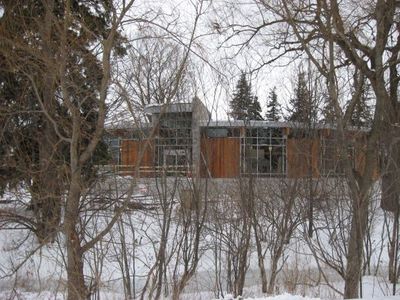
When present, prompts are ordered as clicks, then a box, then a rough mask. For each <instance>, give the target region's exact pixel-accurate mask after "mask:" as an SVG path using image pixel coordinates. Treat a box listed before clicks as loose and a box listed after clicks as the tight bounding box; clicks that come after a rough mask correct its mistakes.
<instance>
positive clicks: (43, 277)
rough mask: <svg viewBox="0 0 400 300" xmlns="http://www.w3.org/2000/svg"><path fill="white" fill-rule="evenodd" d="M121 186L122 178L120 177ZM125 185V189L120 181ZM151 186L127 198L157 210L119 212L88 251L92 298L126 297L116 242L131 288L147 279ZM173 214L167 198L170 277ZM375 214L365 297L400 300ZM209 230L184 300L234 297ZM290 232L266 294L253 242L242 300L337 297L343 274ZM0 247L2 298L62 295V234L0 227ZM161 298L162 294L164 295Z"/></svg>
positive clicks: (152, 225) (155, 231)
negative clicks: (271, 292) (40, 240)
mask: <svg viewBox="0 0 400 300" xmlns="http://www.w3.org/2000/svg"><path fill="white" fill-rule="evenodd" d="M125 180H126V179H125ZM124 184H128V183H127V182H125V183H124ZM124 188H125V189H126V187H124ZM124 188H121V187H120V190H124ZM152 190H154V186H148V185H146V184H144V183H139V184H137V187H136V188H135V191H134V194H133V198H134V200H135V201H143V202H144V203H145V204H146V205H149V207H152V206H154V207H155V208H156V209H151V210H149V211H146V210H145V211H130V212H127V213H126V214H124V216H123V218H122V219H121V222H119V223H117V224H116V225H115V226H114V228H113V230H112V231H111V233H110V234H109V235H107V236H106V238H104V239H103V240H102V241H101V242H100V243H98V244H97V245H96V247H95V248H94V249H93V250H92V251H90V253H88V255H87V256H86V261H85V273H86V275H87V276H88V277H87V278H88V280H87V282H88V283H94V279H95V278H98V282H97V283H98V285H99V286H100V291H99V294H98V295H97V296H98V297H97V298H96V297H95V299H111V300H112V299H124V298H125V294H124V288H123V283H122V281H123V280H122V278H123V275H124V274H123V272H122V271H121V264H122V260H121V258H122V257H121V255H122V254H121V250H122V248H121V247H122V245H124V250H125V251H126V252H127V259H128V262H127V263H128V268H129V269H130V271H131V275H130V276H131V280H132V285H134V290H135V294H136V296H138V295H139V294H140V289H141V288H142V287H143V286H144V284H145V281H146V278H147V275H148V272H149V269H150V268H151V267H152V266H153V264H154V262H155V258H156V255H157V253H156V251H157V247H158V245H159V243H160V232H161V227H160V226H161V225H162V220H163V218H162V217H163V215H162V213H161V212H160V208H159V206H156V205H152V201H154V199H153V197H152ZM218 195H219V196H218V197H225V196H226V195H225V194H223V193H218ZM6 196H7V195H6ZM10 197H11V196H10ZM171 199H172V198H171ZM171 199H170V200H171ZM219 199H222V198H219ZM224 209H226V207H224ZM112 213H113V211H112V210H109V211H104V212H102V213H101V214H99V215H95V216H93V215H85V216H83V217H82V221H85V220H86V221H87V223H86V231H87V234H88V235H89V236H90V235H93V234H95V233H96V232H97V231H99V230H100V229H101V228H102V226H104V225H105V224H107V222H108V220H110V218H111V216H112ZM228 213H229V212H228V211H227V212H226V215H224V216H222V215H220V216H219V217H220V218H222V217H223V218H225V217H228ZM179 214H180V209H179V207H177V205H176V204H173V206H172V208H171V220H172V222H171V227H170V234H169V236H168V243H167V246H168V249H169V250H168V252H167V254H168V255H170V259H171V260H170V264H171V265H170V266H169V267H168V270H167V276H169V277H168V280H171V278H172V275H173V274H172V273H173V272H174V266H175V264H176V265H177V266H178V268H177V269H178V271H179V268H180V266H179V263H180V262H179V259H180V258H179V257H177V256H176V253H175V252H174V251H176V248H175V243H176V241H178V240H179V234H180V231H179V230H180V229H179V225H178V223H177V222H178V218H179ZM333 215H335V212H333ZM325 217H326V216H325ZM335 217H336V216H335ZM380 217H381V216H380V215H379V214H377V218H378V219H377V221H376V222H375V225H374V230H375V231H373V232H374V233H373V235H372V237H371V244H372V245H373V247H372V248H373V249H374V252H373V253H372V254H371V259H372V262H371V267H372V269H373V270H372V271H374V268H376V267H377V266H378V264H379V268H380V270H381V272H378V273H377V274H376V276H365V277H364V278H363V280H362V282H363V299H376V300H383V299H385V300H389V299H400V296H399V295H400V290H399V289H397V292H396V294H397V296H390V295H391V294H392V286H391V285H390V284H388V282H387V280H386V274H387V272H386V264H387V256H386V255H385V254H386V251H387V250H386V248H385V247H386V246H384V249H383V254H382V252H380V251H379V246H380V245H381V244H382V243H385V242H384V241H383V240H382V232H381V228H382V226H383V225H382V220H381V219H380ZM325 221H329V220H325ZM121 228H123V230H121ZM213 230H214V229H213V227H212V224H207V226H206V229H205V232H204V234H203V235H202V243H201V245H200V248H201V259H200V262H199V265H198V267H197V271H196V274H195V276H194V277H193V278H192V280H191V281H190V282H189V284H188V286H187V288H186V289H185V290H184V293H183V294H182V295H181V299H182V300H210V299H224V300H231V299H233V296H232V295H229V294H227V292H226V291H225V290H226V285H225V284H223V285H222V286H221V287H219V288H217V287H216V281H217V280H216V276H215V274H216V257H215V255H216V252H215V247H217V246H215V245H216V244H215V242H221V241H216V240H215V236H214V235H213ZM301 230H303V228H299V231H301ZM296 234H297V236H296V237H295V238H293V239H291V240H290V243H288V244H287V245H286V247H287V248H286V251H285V255H286V256H285V259H286V263H285V265H284V267H283V268H282V270H281V272H280V274H279V276H278V279H277V287H276V292H275V293H276V296H269V297H267V296H265V295H263V294H262V293H261V290H260V279H259V277H260V276H259V271H258V267H257V256H256V255H255V250H254V245H252V247H251V255H250V258H249V268H248V271H247V275H246V283H245V288H244V292H243V296H244V298H243V299H247V300H311V299H340V298H341V296H340V294H339V293H338V292H337V291H335V290H334V289H335V288H336V289H337V290H339V291H342V290H343V280H342V279H341V278H340V276H338V275H337V273H336V272H334V271H332V270H331V269H329V268H327V267H326V266H325V267H324V271H325V275H326V276H327V278H326V280H329V282H328V283H329V285H328V283H327V282H326V280H323V279H321V277H320V276H319V273H318V268H317V267H318V265H317V263H316V262H315V260H314V258H313V256H312V255H311V253H310V251H309V249H308V246H307V244H306V243H305V242H304V240H302V239H301V232H298V233H296ZM323 243H324V247H325V248H326V249H325V250H327V251H329V250H330V249H331V247H332V245H333V243H334V241H332V237H330V239H329V237H328V236H327V237H326V239H325V240H323ZM0 245H1V248H0V300H2V299H43V300H44V299H46V300H47V299H60V300H61V299H65V282H66V274H65V266H64V263H65V262H64V259H65V253H64V251H65V248H64V239H63V236H62V235H60V236H59V237H58V239H57V240H56V241H55V242H54V243H53V244H51V245H48V246H45V247H42V248H38V247H37V244H36V240H35V237H34V236H33V235H32V234H28V232H27V231H26V230H0ZM384 245H386V244H384ZM214 246H215V247H214ZM268 261H269V257H268V256H266V267H267V272H268V267H269V266H268ZM226 262H227V259H226V257H225V256H224V254H223V253H222V254H221V256H220V257H219V262H218V263H219V264H220V266H219V268H220V269H219V271H221V272H222V275H221V276H222V277H221V278H222V279H225V277H224V272H225V268H226ZM217 271H218V270H217ZM168 280H167V281H168ZM169 282H170V281H169ZM289 293H291V294H289ZM144 299H146V297H145V298H144ZM165 299H168V297H167V298H165Z"/></svg>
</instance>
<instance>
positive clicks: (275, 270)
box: [267, 245, 283, 295]
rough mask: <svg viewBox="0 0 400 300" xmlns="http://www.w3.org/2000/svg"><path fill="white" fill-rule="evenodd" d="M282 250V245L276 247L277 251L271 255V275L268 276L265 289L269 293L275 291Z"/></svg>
mask: <svg viewBox="0 0 400 300" xmlns="http://www.w3.org/2000/svg"><path fill="white" fill-rule="evenodd" d="M282 252H283V245H281V246H279V247H278V249H277V251H276V252H275V254H274V256H273V257H272V263H271V270H270V272H271V275H270V277H269V283H268V290H267V293H268V294H270V295H272V294H274V292H275V282H276V276H277V275H278V262H279V259H280V258H281V256H282Z"/></svg>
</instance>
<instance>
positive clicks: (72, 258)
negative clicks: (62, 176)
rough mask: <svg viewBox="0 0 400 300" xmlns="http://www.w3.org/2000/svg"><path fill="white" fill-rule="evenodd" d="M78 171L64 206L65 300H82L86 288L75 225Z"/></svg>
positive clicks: (77, 200)
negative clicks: (65, 239)
mask: <svg viewBox="0 0 400 300" xmlns="http://www.w3.org/2000/svg"><path fill="white" fill-rule="evenodd" d="M79 182H80V171H75V172H74V173H73V174H72V178H71V185H70V189H69V195H68V200H67V206H66V213H65V214H66V215H65V234H66V237H67V278H68V285H67V291H68V297H67V300H83V299H86V297H87V288H86V285H85V278H84V274H83V251H82V248H81V244H80V240H81V239H80V237H79V232H78V230H77V225H78V223H79V200H80V197H81V187H80V186H79Z"/></svg>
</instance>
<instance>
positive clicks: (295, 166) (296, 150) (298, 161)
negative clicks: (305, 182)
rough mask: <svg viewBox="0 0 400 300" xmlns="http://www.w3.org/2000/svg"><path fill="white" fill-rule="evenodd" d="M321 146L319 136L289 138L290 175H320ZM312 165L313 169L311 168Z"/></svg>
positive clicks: (301, 176)
mask: <svg viewBox="0 0 400 300" xmlns="http://www.w3.org/2000/svg"><path fill="white" fill-rule="evenodd" d="M319 148H320V143H319V140H318V139H317V138H315V139H310V138H301V139H300V138H298V139H295V138H290V139H288V140H287V162H288V166H287V168H288V177H290V178H304V177H307V176H309V175H310V173H311V175H312V177H318V176H319ZM310 166H311V169H310Z"/></svg>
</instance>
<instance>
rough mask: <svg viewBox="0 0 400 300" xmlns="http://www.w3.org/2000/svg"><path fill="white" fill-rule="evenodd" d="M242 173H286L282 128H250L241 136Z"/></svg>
mask: <svg viewBox="0 0 400 300" xmlns="http://www.w3.org/2000/svg"><path fill="white" fill-rule="evenodd" d="M241 156H242V159H241V164H242V168H241V171H242V174H256V175H264V176H281V175H285V174H286V136H285V135H284V134H283V131H282V128H261V127H260V128H250V129H246V136H245V137H244V138H242V146H241Z"/></svg>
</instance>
